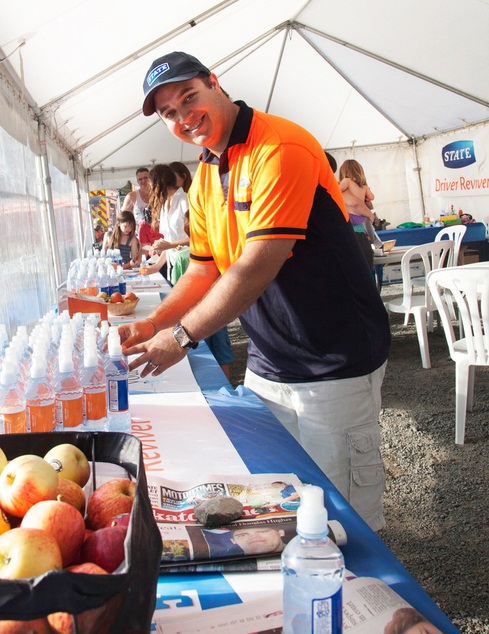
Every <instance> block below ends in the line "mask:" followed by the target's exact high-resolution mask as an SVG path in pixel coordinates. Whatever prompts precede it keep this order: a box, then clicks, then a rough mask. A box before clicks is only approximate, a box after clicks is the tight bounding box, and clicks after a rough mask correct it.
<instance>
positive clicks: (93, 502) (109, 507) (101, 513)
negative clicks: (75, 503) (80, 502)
mask: <svg viewBox="0 0 489 634" xmlns="http://www.w3.org/2000/svg"><path fill="white" fill-rule="evenodd" d="M135 493H136V484H135V482H132V481H131V480H124V479H123V478H115V479H114V480H109V481H108V482H105V483H104V484H102V485H101V486H99V487H98V489H95V491H94V492H93V493H92V495H91V497H90V499H89V500H88V505H87V521H88V527H89V528H93V529H94V530H97V529H98V528H103V527H104V526H107V524H108V523H109V521H110V520H111V519H112V518H113V517H115V516H116V515H120V514H121V513H130V512H131V509H132V505H133V502H134V495H135Z"/></svg>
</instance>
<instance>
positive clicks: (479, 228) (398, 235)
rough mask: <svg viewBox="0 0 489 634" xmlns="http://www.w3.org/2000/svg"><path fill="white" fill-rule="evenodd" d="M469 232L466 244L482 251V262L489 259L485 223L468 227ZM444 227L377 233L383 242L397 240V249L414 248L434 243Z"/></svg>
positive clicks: (475, 223)
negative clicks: (418, 245)
mask: <svg viewBox="0 0 489 634" xmlns="http://www.w3.org/2000/svg"><path fill="white" fill-rule="evenodd" d="M466 227H467V231H466V232H465V235H464V237H463V240H462V242H463V243H464V244H467V245H468V244H471V245H472V244H473V245H474V247H475V248H477V249H479V250H481V249H482V253H481V260H487V259H489V257H488V254H487V250H488V248H487V247H488V243H487V240H486V225H485V224H484V223H483V222H474V223H472V224H470V225H466ZM441 229H442V227H418V228H417V229H387V230H386V231H377V234H378V236H379V238H380V239H381V240H382V242H386V241H387V240H395V241H396V246H397V247H404V246H414V245H417V244H426V243H427V242H434V240H435V236H436V234H437V233H438V232H439V231H440V230H441Z"/></svg>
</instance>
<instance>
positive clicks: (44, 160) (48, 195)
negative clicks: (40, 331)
mask: <svg viewBox="0 0 489 634" xmlns="http://www.w3.org/2000/svg"><path fill="white" fill-rule="evenodd" d="M38 136H39V145H40V147H41V169H42V176H43V179H42V182H43V189H44V202H45V205H46V217H47V221H48V235H49V240H50V243H51V255H52V258H53V265H54V276H55V283H56V290H58V289H59V288H61V285H62V281H63V280H62V274H61V262H60V258H59V251H58V241H57V239H56V238H57V236H56V222H55V218H54V203H53V190H52V187H51V182H52V181H51V176H50V174H49V160H48V152H47V147H46V127H45V125H44V123H41V122H39V125H38Z"/></svg>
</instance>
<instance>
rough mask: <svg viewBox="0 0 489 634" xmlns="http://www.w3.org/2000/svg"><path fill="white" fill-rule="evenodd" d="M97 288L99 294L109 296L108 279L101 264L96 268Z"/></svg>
mask: <svg viewBox="0 0 489 634" xmlns="http://www.w3.org/2000/svg"><path fill="white" fill-rule="evenodd" d="M97 288H98V292H99V293H107V295H108V294H109V278H108V277H107V272H106V270H105V266H104V265H103V264H99V266H98V268H97Z"/></svg>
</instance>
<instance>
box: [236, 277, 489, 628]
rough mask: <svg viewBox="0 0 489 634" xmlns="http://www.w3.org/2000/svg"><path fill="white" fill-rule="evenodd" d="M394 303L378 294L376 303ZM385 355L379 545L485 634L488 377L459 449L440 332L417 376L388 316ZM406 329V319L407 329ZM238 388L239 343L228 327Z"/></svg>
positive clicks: (388, 289)
mask: <svg viewBox="0 0 489 634" xmlns="http://www.w3.org/2000/svg"><path fill="white" fill-rule="evenodd" d="M401 294H402V288H401V287H400V285H391V286H385V287H384V288H383V290H382V297H383V299H387V298H389V299H390V298H393V297H396V296H399V295H401ZM390 320H391V330H392V335H393V344H392V352H391V356H390V360H389V364H388V367H387V372H386V377H385V380H384V385H383V411H382V414H381V419H380V424H381V429H382V441H383V455H384V461H385V464H386V470H387V488H386V492H385V495H384V505H385V515H386V520H387V526H386V528H384V529H382V531H380V532H379V536H380V537H381V539H382V540H383V541H384V542H385V543H386V544H387V546H388V547H389V548H390V549H391V550H392V552H393V553H394V554H395V555H396V556H397V557H398V559H399V560H400V561H401V562H402V563H403V565H404V566H405V567H406V568H407V570H408V571H409V572H410V573H411V574H412V575H413V577H414V578H415V579H416V580H417V581H418V582H419V583H420V584H421V585H422V586H423V588H424V589H425V590H426V591H427V592H428V594H429V595H430V596H431V597H432V598H433V600H434V601H435V602H436V603H437V604H438V605H439V606H440V608H441V609H442V610H443V611H444V612H445V614H447V616H448V617H449V618H450V619H451V620H452V621H453V623H455V624H456V625H457V627H458V628H459V629H460V631H461V632H462V633H463V634H487V633H489V583H488V582H489V577H488V572H487V569H488V563H489V548H488V542H489V529H488V507H489V504H488V502H489V495H488V488H487V476H488V466H489V392H488V388H489V368H477V370H476V385H475V399H474V411H473V412H471V413H468V414H467V422H466V432H465V444H464V445H455V443H454V434H455V401H454V394H455V387H454V385H455V378H454V377H455V374H454V372H455V365H454V363H453V361H452V360H451V359H450V357H449V354H448V348H447V345H446V341H445V335H444V333H443V330H442V329H441V327H440V326H438V325H437V326H436V327H435V332H433V333H430V334H429V344H430V354H431V365H432V367H431V369H429V370H424V369H423V368H422V367H421V359H420V355H419V347H418V340H417V336H416V328H415V326H414V323H410V324H409V325H408V326H406V327H405V326H404V325H403V317H402V316H401V315H391V318H390ZM411 321H412V320H411ZM229 332H230V337H231V342H232V345H233V350H234V354H235V357H236V361H235V362H234V364H233V368H232V374H231V382H232V383H233V385H234V386H236V385H238V384H239V383H242V382H243V376H244V367H245V363H246V345H247V338H246V335H245V334H244V333H243V331H242V329H241V327H240V325H239V322H237V321H236V322H233V324H231V325H230V327H229Z"/></svg>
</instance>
